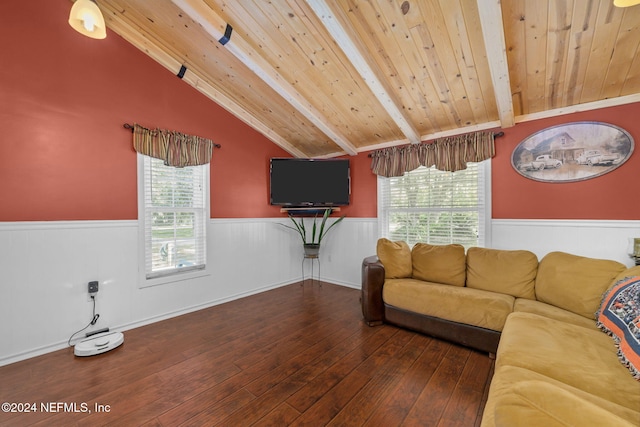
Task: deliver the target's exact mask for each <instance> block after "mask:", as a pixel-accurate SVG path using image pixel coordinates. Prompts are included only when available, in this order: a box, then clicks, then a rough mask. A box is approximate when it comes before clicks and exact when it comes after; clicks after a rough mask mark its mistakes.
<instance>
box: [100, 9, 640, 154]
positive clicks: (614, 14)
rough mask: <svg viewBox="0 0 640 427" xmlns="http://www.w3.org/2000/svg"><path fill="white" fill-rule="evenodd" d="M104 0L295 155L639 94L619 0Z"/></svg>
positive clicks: (159, 57)
mask: <svg viewBox="0 0 640 427" xmlns="http://www.w3.org/2000/svg"><path fill="white" fill-rule="evenodd" d="M98 5H99V7H100V8H101V9H102V11H103V14H104V15H105V20H106V21H107V26H108V27H109V28H110V29H111V30H113V31H114V32H116V33H117V34H119V35H120V36H122V37H123V38H124V39H126V40H128V41H129V42H130V43H132V44H133V45H135V46H137V47H138V48H139V49H141V50H143V51H144V52H145V53H147V54H148V55H149V56H151V57H152V58H154V59H155V60H156V61H158V62H159V63H160V64H162V65H163V66H165V67H166V68H168V69H169V70H170V71H171V72H173V73H175V74H178V72H179V71H180V68H181V67H182V66H184V67H186V69H187V71H186V72H185V73H184V77H183V79H184V81H185V82H186V83H188V84H191V85H193V86H194V87H195V88H197V89H198V90H199V91H201V92H202V93H204V94H205V95H206V96H208V97H210V98H211V99H212V100H213V101H215V102H216V103H218V104H219V105H221V106H222V107H224V108H226V109H227V110H228V111H230V112H231V113H233V114H234V115H236V116H237V117H239V118H240V119H241V120H243V121H244V122H246V123H247V124H248V125H250V126H252V127H253V128H255V129H256V130H258V131H259V132H261V133H262V134H264V135H265V136H266V137H267V138H269V139H270V140H271V141H273V142H274V143H276V144H278V145H279V146H281V147H282V148H284V149H285V150H287V151H288V152H289V153H291V154H292V155H293V156H297V157H331V156H336V155H342V154H350V155H354V154H357V153H358V152H361V151H368V150H371V149H373V148H380V147H387V146H393V145H402V144H407V143H417V142H419V141H425V140H429V139H433V138H435V137H438V136H444V135H453V134H460V133H466V132H471V131H475V130H482V129H492V128H499V127H503V128H508V127H510V126H513V125H514V123H516V122H519V121H524V120H529V119H535V118H540V117H545V116H548V115H555V114H563V113H568V112H572V111H580V110H585V109H592V108H600V107H603V106H608V105H617V104H622V103H629V102H637V101H640V55H639V49H640V28H639V26H640V6H634V7H629V8H624V9H621V8H616V7H614V6H613V2H612V0H528V1H527V0H502V1H499V0H369V1H364V0H340V1H329V0H269V1H267V0H237V1H227V0H156V1H149V0H98ZM227 25H229V26H231V28H232V32H231V35H230V37H229V40H228V42H227V43H226V44H222V43H221V42H220V41H219V40H220V39H222V38H223V37H224V34H225V30H227V31H228V28H227Z"/></svg>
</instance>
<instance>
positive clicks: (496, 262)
mask: <svg viewBox="0 0 640 427" xmlns="http://www.w3.org/2000/svg"><path fill="white" fill-rule="evenodd" d="M537 271H538V257H536V255H535V254H534V253H533V252H529V251H523V250H518V251H507V250H500V249H487V248H477V247H473V248H469V250H468V251H467V287H469V288H476V289H483V290H485V291H493V292H499V293H502V294H507V295H511V296H514V297H516V298H528V299H535V297H536V294H535V280H536V272H537Z"/></svg>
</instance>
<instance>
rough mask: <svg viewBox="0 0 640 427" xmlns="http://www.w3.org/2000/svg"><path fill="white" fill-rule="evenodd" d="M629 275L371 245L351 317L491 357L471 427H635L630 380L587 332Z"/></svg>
mask: <svg viewBox="0 0 640 427" xmlns="http://www.w3.org/2000/svg"><path fill="white" fill-rule="evenodd" d="M630 276H640V267H634V268H631V269H627V268H626V266H624V265H623V264H621V263H618V262H616V261H610V260H601V259H592V258H586V257H580V256H576V255H571V254H567V253H563V252H552V253H549V254H548V255H546V256H545V257H544V258H542V259H541V260H540V261H538V259H537V257H536V256H535V254H533V253H531V252H529V251H524V250H522V251H505V250H496V249H486V248H470V249H469V250H467V251H466V252H465V250H464V248H463V247H462V246H459V245H446V246H434V245H427V244H417V245H415V246H414V247H413V249H410V248H409V246H408V245H406V243H403V242H391V241H389V240H386V239H381V240H380V241H379V242H378V248H377V256H373V257H368V258H365V260H364V261H363V266H362V311H363V315H364V318H365V321H366V322H367V323H368V324H369V325H372V326H373V325H376V324H379V323H382V322H386V323H391V324H395V325H398V326H402V327H406V328H409V329H413V330H417V331H419V332H422V333H426V334H429V335H432V336H436V337H439V338H443V339H447V340H451V341H454V342H457V343H460V344H463V345H466V346H470V347H473V348H476V349H478V350H482V351H487V352H489V353H496V362H495V372H494V376H493V378H492V382H491V387H490V391H489V397H488V401H487V404H486V406H485V409H484V415H483V419H482V426H485V427H489V426H518V425H523V426H537V425H541V426H545V427H546V426H556V425H557V426H591V425H597V426H640V381H638V380H636V379H635V378H634V377H633V376H632V375H631V373H630V372H629V370H628V369H627V368H626V367H625V366H623V364H622V363H621V362H620V360H619V359H618V355H617V348H616V346H615V345H614V342H613V340H612V338H611V337H609V336H608V335H607V334H605V333H604V332H602V331H600V330H599V329H598V327H597V326H596V318H595V313H596V312H597V311H598V309H599V307H600V303H601V301H602V296H603V294H604V293H605V292H606V291H607V289H608V288H610V287H611V286H612V285H613V284H614V283H616V282H617V281H618V280H620V279H622V278H624V277H630Z"/></svg>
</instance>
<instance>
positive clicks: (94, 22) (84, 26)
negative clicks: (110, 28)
mask: <svg viewBox="0 0 640 427" xmlns="http://www.w3.org/2000/svg"><path fill="white" fill-rule="evenodd" d="M69 25H71V27H72V28H73V29H74V30H76V31H77V32H79V33H80V34H84V35H85V36H87V37H91V38H92V39H103V38H105V37H107V27H106V25H105V23H104V17H103V16H102V12H100V9H99V8H98V5H97V4H96V2H95V1H94V0H76V2H75V3H74V4H73V6H72V7H71V12H70V13H69Z"/></svg>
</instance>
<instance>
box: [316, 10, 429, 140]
mask: <svg viewBox="0 0 640 427" xmlns="http://www.w3.org/2000/svg"><path fill="white" fill-rule="evenodd" d="M305 1H306V3H307V5H308V6H309V7H310V8H311V9H312V10H313V12H314V13H315V14H316V16H317V17H318V19H320V21H321V22H322V24H323V25H324V27H325V28H326V29H327V31H328V32H329V34H331V36H332V37H333V39H334V40H335V41H336V43H337V45H338V46H339V47H340V49H342V51H343V52H344V54H345V55H346V57H347V59H348V60H349V61H350V62H351V64H352V65H353V66H354V68H355V69H356V70H357V71H358V73H360V76H361V77H362V78H363V79H364V81H365V82H366V83H367V86H369V89H371V92H373V94H374V96H375V97H376V98H377V99H378V101H379V102H380V104H382V107H383V108H384V109H385V110H386V111H387V113H388V114H389V116H391V118H392V120H393V121H394V122H395V123H396V125H397V126H398V127H399V128H400V130H401V131H402V133H403V134H404V135H405V137H406V138H407V139H408V140H409V141H410V142H411V143H413V144H417V143H419V142H420V133H419V132H418V130H417V129H416V128H415V127H414V126H413V124H412V123H411V122H410V121H409V120H408V119H407V117H406V116H405V114H404V112H403V111H402V108H400V107H399V106H398V104H397V103H396V101H395V100H394V99H393V97H392V96H391V95H390V94H389V91H388V90H387V89H386V88H385V86H384V85H383V84H382V80H381V79H380V78H378V75H377V73H376V72H375V71H374V70H373V68H372V67H371V65H369V63H368V62H367V60H366V59H365V56H364V55H363V54H362V52H361V50H360V49H359V48H358V47H357V45H356V43H355V42H354V41H353V39H352V38H351V36H350V35H349V33H348V32H347V30H346V29H345V28H344V27H343V26H342V24H341V23H340V21H339V19H338V18H337V17H336V15H335V14H334V13H333V11H332V10H331V7H330V6H329V5H328V4H327V2H326V1H325V0H305Z"/></svg>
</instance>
